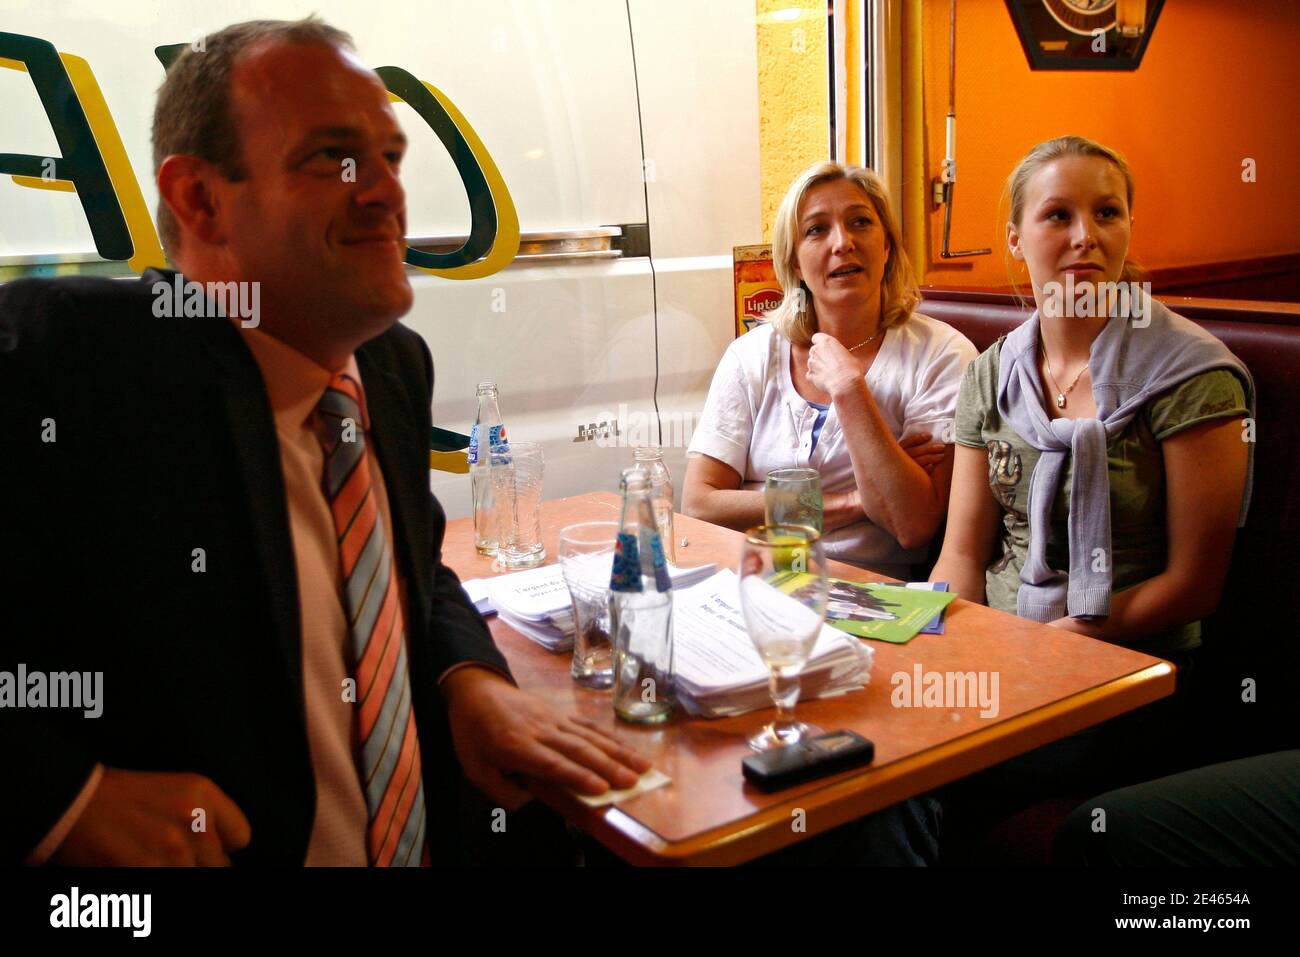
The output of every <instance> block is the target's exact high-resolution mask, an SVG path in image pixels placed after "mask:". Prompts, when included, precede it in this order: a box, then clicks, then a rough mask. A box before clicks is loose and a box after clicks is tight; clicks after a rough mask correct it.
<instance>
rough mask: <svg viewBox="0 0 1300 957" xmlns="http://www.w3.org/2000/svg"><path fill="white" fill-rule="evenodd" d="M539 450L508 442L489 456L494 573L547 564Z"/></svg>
mask: <svg viewBox="0 0 1300 957" xmlns="http://www.w3.org/2000/svg"><path fill="white" fill-rule="evenodd" d="M543 464H544V462H543V457H542V447H541V446H540V445H538V444H537V443H536V442H510V443H508V444H505V445H502V446H501V447H500V449H499V450H497V451H493V452H492V453H491V477H492V494H493V497H494V498H495V500H496V508H497V522H496V525H497V558H496V561H495V562H493V564H492V567H493V569H495V570H496V571H515V570H516V569H520V568H532V567H533V566H535V565H540V564H541V563H542V562H544V561H545V560H546V549H545V547H544V546H543V545H542V468H543Z"/></svg>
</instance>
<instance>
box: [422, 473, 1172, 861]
mask: <svg viewBox="0 0 1300 957" xmlns="http://www.w3.org/2000/svg"><path fill="white" fill-rule="evenodd" d="M619 503H620V500H619V497H618V496H617V495H615V494H612V493H608V492H593V493H589V494H586V495H577V496H573V497H570V498H565V499H558V500H556V501H552V502H546V503H544V504H543V505H542V532H543V540H544V542H545V545H546V555H547V560H548V562H553V561H555V560H556V557H557V551H556V549H557V545H556V543H557V539H558V537H559V530H560V529H561V528H563V527H564V526H565V525H569V524H572V523H574V522H583V521H597V520H607V521H617V520H618V510H619ZM676 536H677V539H678V549H677V558H678V561H679V563H680V564H681V565H683V566H690V565H697V564H703V563H705V562H718V563H719V565H720V566H724V567H731V568H733V569H734V567H735V565H736V561H737V559H738V557H739V554H740V544H741V539H742V536H741V534H740V533H739V532H735V531H732V530H730V529H726V528H721V527H719V526H716V525H710V524H709V523H707V522H701V521H698V520H696V519H691V518H687V517H685V516H683V515H678V516H677V518H676ZM683 537H685V538H686V539H688V540H689V544H688V545H687V546H686V547H684V548H683V547H681V544H680V543H681V539H682V538H683ZM443 561H445V562H446V563H447V564H448V565H450V566H451V567H452V568H453V569H454V570H455V571H456V573H457V574H458V575H459V576H460V577H461V579H462V580H464V579H470V578H484V577H490V576H492V575H493V574H494V573H493V571H492V567H491V566H492V560H491V559H490V558H487V557H484V556H481V555H479V554H478V553H477V552H476V551H475V550H474V540H473V522H472V520H471V519H468V518H463V519H457V520H455V521H452V522H449V523H448V525H447V536H446V540H445V544H444V546H443ZM828 568H829V573H830V574H831V575H832V576H834V577H837V578H846V579H853V580H859V581H861V580H866V581H873V580H881V576H879V575H873V574H872V573H871V572H868V571H865V570H863V569H860V568H855V567H853V566H851V565H845V564H842V563H840V562H828ZM490 621H491V628H492V634H493V637H494V638H495V639H496V642H497V645H498V646H499V647H500V648H501V650H502V652H503V653H504V654H505V656H506V658H507V660H508V661H509V663H510V669H511V671H512V672H513V673H514V675H515V679H516V680H517V681H518V682H519V685H520V686H521V687H523V688H525V689H528V690H530V691H533V692H536V693H538V694H540V695H542V696H543V697H545V698H547V699H549V700H550V701H552V702H554V703H555V704H557V705H559V706H560V707H562V708H564V709H566V710H569V711H571V712H577V713H579V714H582V715H584V716H586V717H588V718H590V719H592V720H594V721H595V722H597V723H598V724H599V725H600V726H601V727H603V728H605V729H607V730H608V731H610V732H611V733H612V734H614V735H615V736H616V737H617V738H619V739H620V740H622V741H623V742H625V743H626V744H628V745H629V746H631V747H634V748H636V749H637V750H639V751H641V752H642V753H643V754H645V755H647V756H648V757H650V758H651V759H652V760H653V762H654V766H655V767H656V768H658V769H659V770H661V771H663V772H664V773H665V774H667V775H668V776H669V777H670V778H672V783H671V784H668V785H666V786H664V787H660V788H658V789H656V790H653V791H648V792H645V793H643V794H639V795H636V796H635V797H632V798H630V799H627V800H625V801H622V802H619V803H617V804H613V805H609V806H607V807H603V808H590V807H588V806H587V805H586V804H584V803H582V802H581V801H579V800H578V799H577V798H575V797H574V796H573V795H571V794H569V793H568V792H567V791H564V790H563V789H559V788H555V789H545V788H543V789H539V790H538V792H537V793H538V794H539V796H540V797H541V798H542V800H544V801H545V802H546V803H547V804H549V805H550V806H551V807H553V808H554V809H556V810H557V811H558V812H560V813H561V814H563V815H564V817H565V818H567V819H568V820H569V821H570V822H571V823H572V824H574V825H576V826H578V827H580V828H582V829H583V830H584V831H586V832H587V833H588V834H590V835H591V836H592V837H594V838H595V839H596V840H598V841H600V842H601V843H602V844H604V845H605V846H606V847H608V848H609V849H610V850H612V851H613V852H614V853H616V854H618V855H619V856H620V857H622V858H624V859H625V860H627V861H629V862H631V863H634V864H678V865H680V864H738V863H742V862H744V861H748V860H752V859H754V858H757V857H760V856H762V855H764V854H767V853H770V852H772V851H775V850H777V849H779V848H781V847H785V846H786V845H789V844H793V843H795V842H797V841H799V840H802V839H804V838H806V837H810V836H812V835H814V834H819V833H822V832H824V831H827V830H830V829H831V828H833V827H837V826H838V825H840V824H844V823H846V822H848V821H851V820H853V819H854V818H857V817H860V816H862V815H864V814H868V813H871V812H873V811H878V810H880V809H881V808H885V807H888V806H890V805H891V804H895V803H897V802H899V801H902V800H905V799H906V798H909V797H914V796H916V795H918V794H921V793H924V792H926V791H929V790H931V789H933V788H935V787H938V786H939V785H942V784H945V783H947V782H949V781H952V780H955V779H957V778H960V777H964V776H966V775H968V774H971V773H973V772H975V771H979V770H981V769H983V768H986V767H989V766H991V765H994V764H997V763H999V762H1001V761H1004V760H1006V759H1008V758H1011V757H1014V756H1016V755H1018V754H1021V753H1023V752H1026V751H1029V750H1032V749H1033V748H1035V747H1038V746H1039V745H1042V744H1045V743H1047V742H1050V741H1054V740H1056V739H1058V738H1063V737H1066V736H1067V735H1070V734H1073V733H1074V732H1076V731H1079V730H1081V729H1083V728H1086V727H1088V726H1089V725H1093V724H1097V723H1099V722H1101V721H1105V720H1106V719H1108V718H1112V717H1114V716H1116V715H1118V714H1122V713H1123V712H1126V711H1130V710H1132V709H1134V708H1137V707H1140V706H1141V705H1144V704H1147V703H1149V702H1151V701H1155V700H1156V699H1158V698H1161V697H1164V696H1165V695H1168V694H1171V693H1172V692H1173V689H1174V668H1173V666H1172V665H1170V664H1169V663H1168V662H1165V661H1162V660H1160V659H1159V658H1153V657H1151V656H1149V655H1144V654H1140V653H1138V652H1136V651H1131V650H1128V649H1126V648H1121V647H1119V646H1117V645H1111V644H1107V643H1105V642H1101V641H1095V640H1093V639H1091V638H1084V637H1082V636H1079V635H1075V634H1071V633H1069V632H1066V631H1062V630H1060V629H1057V628H1050V627H1048V626H1046V625H1040V624H1038V623H1036V622H1032V621H1028V620H1025V619H1022V618H1017V617H1015V616H1013V615H1008V614H1004V613H1002V612H999V611H993V610H992V609H989V608H986V607H985V606H983V605H976V604H972V603H971V602H967V601H963V600H961V599H957V600H956V601H954V602H953V603H952V604H951V605H949V606H948V611H947V613H946V617H945V622H946V629H945V632H946V633H945V634H942V635H917V636H916V637H915V638H913V639H912V640H911V641H910V642H908V643H907V644H903V645H894V644H889V643H887V642H882V641H873V642H872V643H871V644H872V646H873V647H874V649H875V662H874V664H873V666H872V671H871V680H870V682H869V683H868V685H867V687H866V688H865V690H863V691H856V692H850V693H849V694H846V695H841V696H839V697H836V698H828V699H826V700H821V701H818V700H810V701H800V702H799V706H798V710H797V714H798V716H799V717H800V718H801V719H803V720H805V721H808V722H811V723H813V724H816V725H819V726H820V727H822V728H824V729H825V730H827V731H837V730H841V729H844V728H848V729H851V730H853V731H856V732H857V733H858V734H861V735H862V736H863V737H866V738H869V739H871V741H873V742H874V743H875V746H876V754H875V760H874V762H873V763H872V764H871V765H870V766H868V767H867V768H865V769H863V768H859V769H856V770H853V771H845V772H841V773H840V774H837V775H833V776H830V777H825V778H820V779H818V780H816V781H811V782H808V783H805V784H802V785H799V786H796V787H792V788H789V789H787V790H784V791H777V792H775V793H771V794H767V793H764V792H762V791H760V790H758V789H756V788H754V787H753V786H752V785H750V784H749V783H747V782H746V781H745V780H744V778H743V776H742V775H741V769H740V762H741V759H742V758H744V757H745V756H746V755H748V754H750V753H751V752H750V750H749V747H748V745H747V744H746V743H745V739H746V737H747V736H748V735H750V734H751V733H753V732H754V731H757V730H758V729H759V727H761V726H762V725H763V724H765V723H766V722H767V721H768V720H770V718H771V715H772V712H771V710H770V709H764V710H762V711H754V712H750V713H749V714H745V715H740V716H738V717H732V718H716V719H704V718H691V717H689V716H687V715H685V714H683V713H681V712H680V711H678V712H677V713H676V714H675V715H674V717H673V718H672V719H671V720H670V721H668V722H667V723H665V724H663V725H659V726H656V727H639V726H634V725H630V724H627V723H624V722H622V721H618V720H616V719H615V717H614V710H613V707H612V705H611V703H610V693H609V691H593V690H589V689H585V688H580V687H578V686H577V685H576V684H574V682H573V680H572V678H570V676H569V660H570V656H569V654H568V653H564V654H552V653H550V652H548V651H546V650H544V649H543V648H542V647H541V646H540V645H538V644H536V643H535V642H532V641H530V640H528V639H527V638H525V637H524V636H522V635H520V634H519V633H518V632H516V631H515V630H514V629H512V628H511V627H510V626H509V625H506V624H505V623H504V622H502V621H501V620H500V619H499V618H498V617H496V616H493V617H492V618H491V619H490ZM917 665H919V666H920V668H921V671H922V672H939V673H941V674H942V673H944V672H950V671H952V672H967V671H974V672H980V671H985V672H998V674H999V682H998V692H999V699H1000V700H999V702H998V704H999V708H998V711H997V714H996V716H992V717H987V718H985V717H981V716H980V707H979V705H978V704H977V703H973V702H970V703H968V704H969V705H970V706H968V707H965V708H942V707H895V706H894V705H893V704H892V703H891V695H892V693H893V691H894V684H893V683H892V682H891V677H892V676H893V675H894V674H895V673H897V672H905V673H907V674H908V675H909V676H913V677H914V676H915V671H914V668H915V666H917ZM990 710H991V709H990ZM797 810H802V811H803V812H804V814H803V815H802V818H803V820H804V823H805V825H806V831H803V832H796V830H795V828H794V827H793V826H792V824H793V822H794V821H795V820H797V819H798V816H797V815H796V814H795V812H796V811H797Z"/></svg>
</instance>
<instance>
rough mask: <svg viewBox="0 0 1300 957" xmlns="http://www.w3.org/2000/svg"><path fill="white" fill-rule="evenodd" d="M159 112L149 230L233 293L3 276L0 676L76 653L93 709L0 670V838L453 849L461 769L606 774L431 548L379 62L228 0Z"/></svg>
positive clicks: (213, 856)
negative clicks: (4, 779) (185, 297)
mask: <svg viewBox="0 0 1300 957" xmlns="http://www.w3.org/2000/svg"><path fill="white" fill-rule="evenodd" d="M154 141H155V142H154V146H155V166H156V172H157V178H158V187H159V193H160V195H161V197H162V201H161V202H160V209H159V219H160V226H161V229H162V234H163V238H164V242H165V244H166V246H167V248H168V252H169V255H170V256H171V259H172V260H173V262H175V263H176V264H177V265H178V266H179V267H180V270H181V273H183V276H184V279H185V280H186V281H191V282H198V283H204V284H206V283H227V282H233V283H238V284H245V285H241V286H240V287H239V288H240V289H255V290H257V292H258V298H257V300H252V297H251V296H247V297H246V299H245V301H246V302H248V301H257V302H258V303H259V310H258V312H259V315H258V316H256V317H255V319H256V328H253V325H254V323H253V322H252V321H250V318H249V317H247V316H244V317H241V318H242V319H243V321H242V322H241V321H239V320H238V319H233V318H223V317H222V316H220V315H213V314H211V310H207V311H208V312H209V314H208V315H205V316H199V317H194V316H191V317H184V316H180V315H176V316H172V315H171V312H172V311H173V310H170V309H165V308H164V309H159V308H158V307H159V304H160V303H161V302H162V296H163V295H164V294H163V293H161V292H159V291H157V290H158V288H159V287H157V286H156V285H155V284H157V283H164V284H165V285H166V286H167V287H172V288H174V283H175V281H176V279H175V275H174V274H172V273H159V272H155V271H152V270H151V271H148V272H146V274H145V275H144V276H143V277H142V278H141V280H138V281H122V282H114V281H109V280H96V279H88V278H85V279H64V280H52V281H47V280H30V281H29V280H24V281H20V282H14V283H10V284H7V285H4V286H0V448H3V449H4V450H5V454H4V457H5V460H6V461H5V465H4V466H3V470H2V472H0V493H2V498H0V501H3V502H4V505H5V509H6V512H7V513H8V518H7V519H6V522H5V525H6V527H5V532H4V538H3V542H2V543H0V545H2V547H0V553H2V554H3V558H0V592H2V594H3V606H2V607H0V616H3V619H2V620H3V622H4V626H3V629H2V630H0V678H2V677H3V675H4V674H5V673H8V674H9V675H11V676H16V675H18V674H20V671H21V673H23V674H26V675H28V676H32V675H38V676H39V675H43V676H52V675H55V674H56V673H64V674H71V673H73V672H76V673H79V674H80V675H81V676H82V677H83V678H84V679H85V683H84V687H85V688H90V687H92V686H94V681H96V680H98V679H95V678H94V677H93V676H95V675H97V674H98V675H102V684H101V685H99V687H100V691H99V698H100V700H99V702H98V705H97V707H98V708H99V709H100V713H99V714H98V716H95V717H91V716H88V712H89V710H90V709H88V708H72V707H51V706H50V705H58V704H59V703H60V702H58V701H53V700H51V699H49V698H47V697H46V696H45V695H44V694H40V695H38V694H36V692H35V691H33V690H32V689H33V688H34V687H35V685H33V684H31V682H33V681H35V680H36V679H32V678H30V677H29V678H28V684H27V686H26V687H17V685H16V679H15V678H13V677H11V678H10V680H9V685H8V688H9V690H10V692H11V694H10V698H9V700H6V699H5V698H4V697H3V688H4V687H5V686H4V685H3V684H2V683H0V723H2V727H3V732H2V733H0V759H3V761H4V764H5V766H6V767H7V768H8V769H9V775H10V776H11V782H12V786H8V787H6V788H4V789H3V792H4V796H3V797H0V802H3V805H4V806H3V812H4V813H3V817H0V859H3V860H8V861H11V862H17V861H28V862H31V863H41V862H44V861H47V860H48V861H54V862H60V863H70V864H119V863H122V864H129V863H175V864H191V863H198V864H224V863H228V862H230V861H231V860H232V859H233V860H234V861H236V862H239V863H245V862H247V863H259V864H301V863H303V862H304V861H306V862H308V863H323V864H367V863H370V864H400V863H411V864H414V863H418V862H419V861H420V860H422V859H423V860H429V859H432V860H433V861H436V862H451V861H456V860H459V859H461V847H460V838H461V834H460V827H459V823H460V820H461V816H460V811H459V806H458V803H457V795H458V792H459V784H460V781H461V780H462V774H463V777H464V778H467V779H468V780H469V781H470V782H471V783H472V784H473V785H475V786H476V787H477V788H478V789H480V790H481V791H482V792H483V793H485V794H486V795H487V796H488V797H489V798H490V799H491V801H493V802H495V803H497V804H499V805H501V806H502V807H504V808H508V809H513V808H516V807H518V806H519V805H520V804H522V803H523V802H524V801H526V800H527V798H528V797H529V793H528V791H527V790H526V787H525V783H526V782H525V779H527V778H533V779H540V780H545V781H547V782H549V783H552V784H559V785H562V786H566V787H570V788H574V789H576V790H579V791H582V792H586V793H599V792H601V791H603V790H605V789H606V787H608V786H609V785H613V786H616V787H626V786H630V785H631V784H632V783H633V782H634V781H635V779H636V776H637V774H638V773H639V772H641V771H644V770H645V769H646V768H647V767H648V764H647V762H646V761H645V760H644V759H643V758H641V757H640V756H638V755H636V754H634V753H633V752H631V751H629V750H627V749H625V748H623V747H622V746H621V745H619V744H618V742H617V741H615V740H614V739H612V738H610V737H608V736H607V735H605V734H603V733H601V732H600V731H598V730H597V729H596V728H594V727H593V726H591V725H589V724H587V723H585V722H582V721H580V720H578V719H574V718H571V717H567V716H564V715H562V714H559V713H557V712H555V711H554V710H553V709H552V708H551V707H550V706H549V705H547V704H546V703H545V702H543V701H541V700H539V699H537V698H535V697H534V696H532V695H530V694H527V693H525V692H523V691H521V690H519V689H518V688H516V687H515V686H514V684H513V682H512V681H511V680H510V678H509V670H508V667H507V665H506V662H505V660H504V658H503V657H502V656H501V654H500V653H499V651H498V650H497V649H496V647H495V646H494V644H493V642H492V639H491V636H490V634H489V633H488V630H487V628H486V626H485V624H484V623H483V621H482V619H481V618H480V617H479V615H478V614H477V612H476V611H475V610H474V608H473V606H472V605H471V604H470V602H469V601H468V599H467V598H466V596H465V594H464V591H463V590H462V589H461V587H460V584H459V582H458V580H457V578H456V576H455V575H454V573H452V571H451V570H450V569H448V568H447V567H446V566H445V565H443V564H442V562H441V558H440V552H441V544H442V538H443V532H444V528H445V517H444V514H443V511H442V509H441V508H440V507H439V505H438V503H437V501H436V500H434V499H433V497H432V496H431V495H430V494H429V489H428V471H427V444H426V443H427V437H428V435H429V428H430V401H431V395H432V387H433V365H432V361H431V357H430V355H429V352H428V349H427V347H426V346H425V344H424V342H423V340H422V339H421V338H420V337H419V336H417V335H416V334H415V333H413V332H411V331H410V330H407V329H405V328H403V327H402V326H400V325H397V324H396V323H397V320H398V318H399V317H400V316H401V315H403V314H404V313H406V312H407V311H408V310H409V308H410V306H411V303H412V293H411V288H410V284H409V282H408V280H407V277H406V273H405V268H404V265H403V255H404V242H403V237H404V235H405V225H406V222H405V205H404V194H403V192H402V187H401V183H400V181H399V176H398V174H399V166H400V162H401V158H402V154H403V152H404V149H405V142H406V141H405V137H404V136H403V135H402V133H401V130H400V128H399V127H398V125H397V121H396V117H395V116H394V114H393V112H392V110H391V108H390V106H389V103H388V98H387V93H386V90H385V89H384V86H383V84H382V82H381V81H380V80H379V78H378V77H377V76H376V75H375V74H374V73H373V72H372V71H371V70H369V69H367V68H366V67H365V66H364V65H363V64H361V63H360V62H359V61H358V60H357V59H356V57H355V55H354V54H353V53H352V52H351V50H350V41H349V40H348V39H347V37H346V36H345V35H343V34H341V33H339V32H338V31H335V30H333V29H332V28H329V27H327V26H325V25H324V24H321V23H319V22H316V21H302V22H299V23H296V24H277V23H252V24H240V25H236V26H235V27H231V28H227V29H226V30H224V31H222V32H221V33H219V34H216V35H214V36H211V37H208V38H207V42H206V50H205V51H202V52H200V51H189V50H187V51H185V52H184V53H183V54H182V56H181V57H180V58H179V59H178V60H177V61H176V63H175V64H174V65H173V67H172V69H171V71H170V72H169V74H168V78H167V80H166V82H165V83H164V85H163V87H162V89H161V90H160V92H159V102H158V109H157V112H156V113H155V120H154ZM346 161H351V162H346ZM349 171H350V173H351V175H348V173H349ZM254 284H255V285H254ZM160 312H161V313H163V315H159V313H160ZM363 526H364V527H363ZM403 641H404V643H403ZM45 680H46V679H44V678H42V679H41V681H45ZM49 680H53V679H49ZM46 687H47V689H48V688H49V687H51V686H50V685H46ZM15 690H16V691H17V695H16V696H15V695H14V694H12V692H14V691H15ZM64 704H66V702H64ZM42 705H45V706H42ZM408 715H413V717H406V716H408ZM483 827H485V828H486V827H488V822H487V821H486V820H484V821H483Z"/></svg>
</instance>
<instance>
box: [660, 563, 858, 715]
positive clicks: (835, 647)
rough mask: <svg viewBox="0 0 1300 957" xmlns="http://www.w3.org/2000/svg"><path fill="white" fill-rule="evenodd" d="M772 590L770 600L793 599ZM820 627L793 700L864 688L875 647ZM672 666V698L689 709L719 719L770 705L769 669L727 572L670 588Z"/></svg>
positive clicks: (734, 581)
mask: <svg viewBox="0 0 1300 957" xmlns="http://www.w3.org/2000/svg"><path fill="white" fill-rule="evenodd" d="M752 581H753V584H754V585H757V586H759V587H761V588H770V586H767V585H765V584H764V583H763V582H761V581H758V580H752ZM772 592H773V595H772V597H773V599H774V600H776V601H780V600H782V599H788V600H789V601H791V602H793V601H794V599H789V598H788V596H784V595H779V594H776V593H775V589H772ZM801 610H803V611H806V609H801ZM807 613H808V614H809V615H812V612H807ZM820 628H821V630H820V632H819V633H818V636H817V643H816V644H815V645H814V646H813V650H812V654H811V655H809V657H808V663H807V664H805V665H804V667H803V670H802V671H801V672H800V673H799V685H800V694H799V697H800V698H801V699H804V700H806V699H809V698H830V697H834V696H836V695H841V694H845V693H846V692H849V691H858V690H861V689H862V688H864V687H865V686H866V684H867V681H868V679H869V678H870V675H871V663H872V660H873V659H874V657H875V651H874V650H873V649H872V648H871V647H870V646H869V645H867V644H865V643H864V642H861V641H859V640H858V639H856V638H853V637H851V636H849V635H846V634H845V633H844V632H842V631H838V630H837V629H834V628H829V627H827V626H826V625H821V626H820ZM673 670H674V672H675V680H674V689H675V693H676V695H677V700H678V701H680V702H681V704H682V706H683V707H684V708H685V709H686V710H687V711H688V712H690V713H691V714H695V715H702V716H704V717H706V718H718V717H724V716H726V715H734V714H744V713H745V712H746V711H756V710H758V709H759V708H770V707H772V696H771V692H770V691H769V689H768V675H769V674H770V673H771V672H770V670H769V668H768V667H767V665H765V664H764V663H763V659H762V658H760V657H759V654H758V650H757V649H756V648H755V647H754V642H753V641H752V640H751V639H750V637H749V631H748V630H747V628H746V627H745V618H744V614H743V613H742V612H741V609H740V582H739V579H738V578H737V577H736V573H735V572H733V571H731V570H730V569H725V570H723V571H720V572H718V574H716V575H714V576H713V577H711V578H709V579H706V580H705V581H703V582H700V583H699V584H698V585H695V586H693V587H691V588H684V589H682V590H680V591H675V592H674V593H673Z"/></svg>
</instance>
